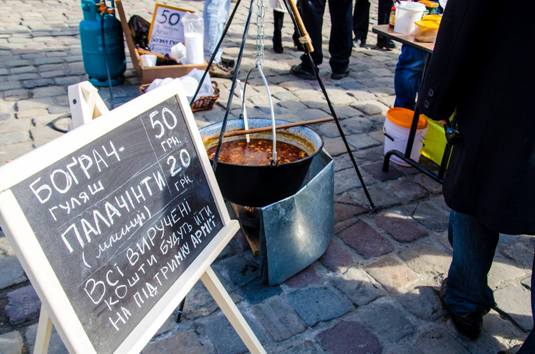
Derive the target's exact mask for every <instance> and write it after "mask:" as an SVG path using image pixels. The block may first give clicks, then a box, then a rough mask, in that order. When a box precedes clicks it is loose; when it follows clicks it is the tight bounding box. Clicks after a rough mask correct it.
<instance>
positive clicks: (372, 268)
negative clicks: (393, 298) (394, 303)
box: [366, 256, 418, 292]
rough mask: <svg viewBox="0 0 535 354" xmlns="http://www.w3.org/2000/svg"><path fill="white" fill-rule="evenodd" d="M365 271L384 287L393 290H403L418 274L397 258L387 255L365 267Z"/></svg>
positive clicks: (414, 280)
mask: <svg viewBox="0 0 535 354" xmlns="http://www.w3.org/2000/svg"><path fill="white" fill-rule="evenodd" d="M366 272H368V274H370V275H371V276H372V277H373V278H374V279H376V280H377V281H378V282H379V283H381V284H382V285H383V286H384V287H386V288H387V289H389V290H393V291H397V292H400V291H403V289H407V288H409V287H410V286H411V285H412V284H413V283H414V282H416V281H417V280H418V274H416V273H415V272H414V271H413V270H412V269H410V268H409V267H408V266H407V265H406V264H405V263H403V262H401V261H400V260H399V259H398V258H395V257H392V256H387V257H385V258H382V259H380V260H378V261H377V262H374V263H372V264H370V265H369V266H367V267H366Z"/></svg>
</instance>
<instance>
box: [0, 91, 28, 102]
mask: <svg viewBox="0 0 535 354" xmlns="http://www.w3.org/2000/svg"><path fill="white" fill-rule="evenodd" d="M0 91H1V90H0ZM30 96H31V92H30V90H26V89H11V90H6V91H4V99H5V100H6V101H16V100H21V99H26V98H30Z"/></svg>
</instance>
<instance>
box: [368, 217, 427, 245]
mask: <svg viewBox="0 0 535 354" xmlns="http://www.w3.org/2000/svg"><path fill="white" fill-rule="evenodd" d="M375 223H376V224H377V226H379V227H380V228H381V229H383V230H385V231H386V232H388V234H389V235H390V236H392V238H394V239H395V240H396V241H399V242H412V241H415V240H418V239H419V238H422V237H424V236H427V235H428V232H427V230H425V229H424V228H423V227H421V226H420V225H419V224H418V223H417V222H416V221H415V220H414V219H412V218H411V217H410V216H406V215H401V214H399V213H397V212H393V211H386V212H384V213H382V214H380V215H377V216H376V217H375Z"/></svg>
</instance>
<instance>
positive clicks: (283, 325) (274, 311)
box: [251, 296, 306, 342]
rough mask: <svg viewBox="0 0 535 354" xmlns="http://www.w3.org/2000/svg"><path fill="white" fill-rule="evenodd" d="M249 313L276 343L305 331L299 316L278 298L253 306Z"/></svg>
mask: <svg viewBox="0 0 535 354" xmlns="http://www.w3.org/2000/svg"><path fill="white" fill-rule="evenodd" d="M251 312H252V314H253V315H254V316H255V318H256V319H257V320H258V322H259V323H260V324H261V325H262V326H263V327H264V328H265V329H266V331H267V332H268V334H269V335H270V336H271V338H272V339H273V340H274V341H276V342H280V341H282V340H285V339H288V338H291V337H293V336H295V335H297V334H299V333H301V332H303V331H304V330H305V329H306V326H305V325H304V323H303V322H302V321H301V319H300V318H299V316H297V314H296V313H295V311H294V310H293V309H292V308H291V307H290V305H289V304H288V303H287V302H286V301H285V300H283V299H282V298H281V297H280V296H275V297H272V298H271V299H269V300H267V301H265V302H263V303H261V304H258V305H256V306H254V307H253V308H252V309H251Z"/></svg>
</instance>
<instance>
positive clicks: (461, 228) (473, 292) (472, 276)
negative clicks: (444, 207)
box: [444, 210, 535, 354]
mask: <svg viewBox="0 0 535 354" xmlns="http://www.w3.org/2000/svg"><path fill="white" fill-rule="evenodd" d="M448 231H449V232H448V238H449V241H450V244H451V246H452V247H453V259H452V261H451V265H450V270H449V272H448V283H447V287H446V291H445V294H444V302H445V303H446V305H447V306H448V309H449V311H451V312H453V314H455V315H458V316H463V315H467V314H470V313H474V312H478V313H480V314H481V315H484V314H486V313H487V312H488V311H489V310H490V309H491V308H492V307H494V305H495V302H494V296H493V294H492V290H491V289H490V288H489V286H488V285H487V274H488V272H489V270H490V267H491V265H492V260H493V259H494V253H495V251H496V246H497V245H498V238H499V237H500V235H499V233H498V232H497V231H493V230H490V229H488V228H487V227H486V226H485V225H483V224H481V223H480V222H478V220H477V219H476V218H474V217H473V216H470V215H467V214H463V213H459V212H457V211H454V210H452V211H451V213H450V222H449V230H448ZM534 262H535V261H534ZM534 281H535V279H534V272H532V284H535V283H534ZM531 304H532V313H535V310H534V308H533V307H534V304H535V297H534V293H533V291H532V292H531ZM518 353H535V334H534V332H533V330H532V331H531V332H530V334H529V336H528V338H527V339H526V341H525V342H524V345H523V346H522V348H521V349H520V351H519V352H518ZM518 353H517V354H518Z"/></svg>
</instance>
